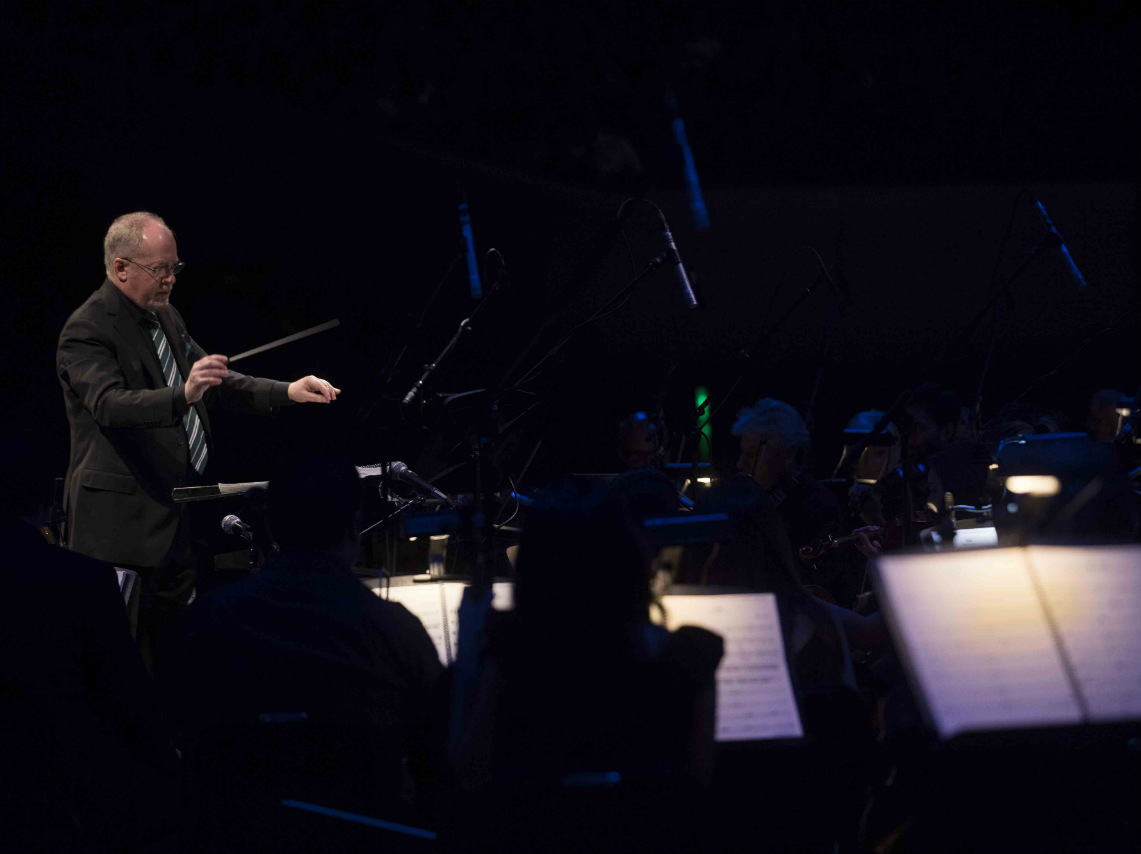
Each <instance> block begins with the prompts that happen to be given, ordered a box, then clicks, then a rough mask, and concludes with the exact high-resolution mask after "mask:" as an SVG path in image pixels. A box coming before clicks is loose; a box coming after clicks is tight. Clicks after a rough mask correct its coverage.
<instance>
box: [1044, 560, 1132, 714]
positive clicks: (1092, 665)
mask: <svg viewBox="0 0 1141 854" xmlns="http://www.w3.org/2000/svg"><path fill="white" fill-rule="evenodd" d="M1026 551H1027V560H1028V562H1029V565H1030V569H1031V571H1032V572H1034V573H1035V575H1036V577H1037V580H1038V583H1039V585H1040V587H1041V590H1042V593H1043V595H1044V596H1045V598H1046V603H1047V605H1048V607H1049V609H1050V614H1051V616H1052V617H1053V620H1054V624H1055V626H1056V627H1057V629H1058V633H1059V634H1060V635H1061V639H1062V643H1063V645H1064V646H1065V650H1066V654H1067V656H1068V657H1069V660H1070V666H1071V668H1072V670H1073V673H1074V675H1075V678H1076V679H1077V682H1078V687H1079V689H1080V690H1081V692H1082V696H1083V698H1084V699H1085V703H1086V709H1087V711H1088V713H1089V719H1090V721H1091V722H1093V721H1111V720H1123V719H1137V718H1141V547H1139V546H1136V545H1130V546H1102V547H1098V548H1095V547H1077V546H1031V547H1030V548H1028V549H1027V550H1026Z"/></svg>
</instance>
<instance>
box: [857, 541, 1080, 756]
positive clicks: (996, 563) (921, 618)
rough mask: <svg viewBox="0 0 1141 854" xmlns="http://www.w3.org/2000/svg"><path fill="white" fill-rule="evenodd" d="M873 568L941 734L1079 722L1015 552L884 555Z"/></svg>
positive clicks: (1034, 594) (1077, 710)
mask: <svg viewBox="0 0 1141 854" xmlns="http://www.w3.org/2000/svg"><path fill="white" fill-rule="evenodd" d="M875 569H876V576H877V578H878V584H879V588H880V595H881V596H882V597H883V602H884V605H885V608H886V609H887V610H888V615H889V618H890V619H889V622H890V624H891V626H892V634H893V635H894V637H895V641H896V648H897V649H899V651H900V654H901V655H902V656H904V658H905V659H906V660H907V661H908V662H909V664H910V669H911V671H912V676H913V678H914V680H915V682H916V683H917V686H916V687H917V688H918V690H919V691H920V693H921V694H922V699H923V701H924V702H925V703H926V705H927V709H928V711H929V712H930V714H931V717H932V720H933V723H934V724H935V727H936V730H937V731H938V733H939V735H940V736H942V737H943V738H950V737H951V736H953V735H955V734H956V733H959V732H963V731H965V730H986V729H996V728H1003V727H1019V726H1042V725H1050V724H1069V723H1078V722H1080V721H1081V719H1082V715H1081V708H1080V706H1079V705H1078V701H1077V698H1076V697H1075V696H1074V692H1073V690H1072V688H1071V686H1070V681H1069V679H1068V677H1067V676H1066V672H1065V669H1064V667H1063V664H1062V659H1061V656H1060V654H1059V652H1058V648H1057V646H1056V644H1055V643H1054V636H1053V634H1052V633H1051V631H1050V626H1049V624H1048V622H1047V620H1046V614H1045V612H1044V611H1043V608H1042V603H1041V601H1040V600H1039V598H1038V593H1037V591H1036V590H1035V588H1034V584H1033V580H1032V579H1031V577H1030V570H1029V567H1028V565H1027V562H1026V556H1025V554H1024V553H1023V551H1022V550H1021V549H987V550H984V551H976V552H945V553H941V554H923V555H885V556H882V557H879V558H877V560H876V563H875Z"/></svg>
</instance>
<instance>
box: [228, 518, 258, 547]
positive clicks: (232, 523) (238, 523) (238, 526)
mask: <svg viewBox="0 0 1141 854" xmlns="http://www.w3.org/2000/svg"><path fill="white" fill-rule="evenodd" d="M222 530H223V531H225V532H226V533H227V534H233V535H234V536H235V537H241V538H242V539H243V540H245V541H246V542H247V543H252V542H253V541H254V529H253V528H251V527H250V526H249V525H247V524H246V523H245V522H243V521H242V520H241V519H239V518H238V517H237V516H235V515H234V514H233V513H231V514H230V515H229V516H227V517H226V518H224V519H223V520H222Z"/></svg>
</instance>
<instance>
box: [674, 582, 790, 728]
mask: <svg viewBox="0 0 1141 854" xmlns="http://www.w3.org/2000/svg"><path fill="white" fill-rule="evenodd" d="M662 604H663V606H664V607H665V610H666V616H667V620H666V626H667V628H669V629H671V630H673V629H676V628H678V627H679V626H686V625H689V626H698V627H700V628H703V629H708V630H709V631H711V632H716V633H717V634H719V635H721V637H722V638H724V640H725V655H724V657H723V658H722V659H721V665H720V667H718V668H717V731H716V738H717V741H754V740H761V739H771V738H799V737H801V736H803V735H804V730H803V728H802V727H801V723H800V713H799V712H798V711H797V708H796V698H795V697H794V696H793V691H792V680H791V679H790V678H789V672H788V663H787V661H786V660H785V655H784V640H783V639H782V637H781V631H780V617H779V615H778V613H777V603H776V597H775V596H774V595H773V594H771V593H729V594H724V595H719V594H712V595H706V596H668V595H667V596H663V597H662Z"/></svg>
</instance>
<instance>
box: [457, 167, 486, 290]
mask: <svg viewBox="0 0 1141 854" xmlns="http://www.w3.org/2000/svg"><path fill="white" fill-rule="evenodd" d="M456 197H457V199H458V201H459V206H460V233H461V234H462V235H463V239H464V257H465V258H466V259H467V277H468V283H469V284H470V285H471V298H472V299H482V298H483V283H482V282H481V281H480V280H479V261H477V260H476V257H475V240H474V239H472V236H471V211H469V210H468V206H467V196H465V195H464V191H463V188H462V187H459V186H457V187H456Z"/></svg>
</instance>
